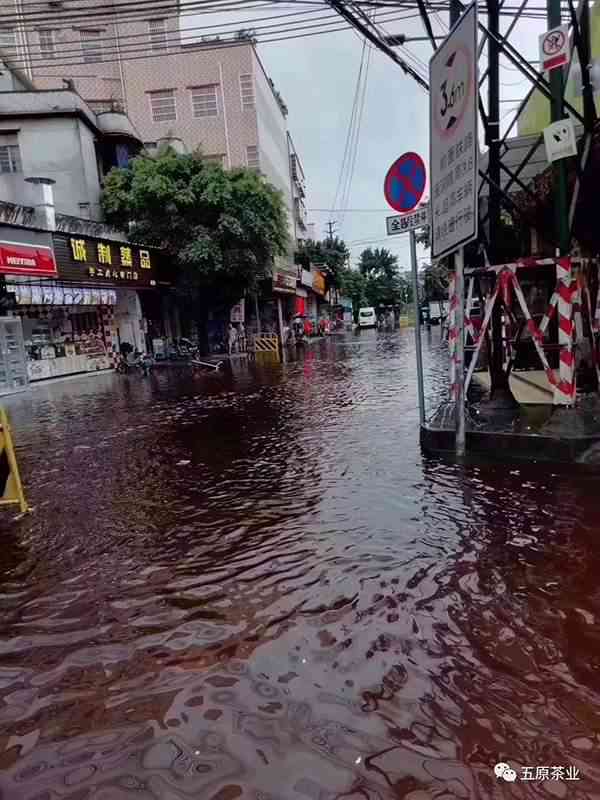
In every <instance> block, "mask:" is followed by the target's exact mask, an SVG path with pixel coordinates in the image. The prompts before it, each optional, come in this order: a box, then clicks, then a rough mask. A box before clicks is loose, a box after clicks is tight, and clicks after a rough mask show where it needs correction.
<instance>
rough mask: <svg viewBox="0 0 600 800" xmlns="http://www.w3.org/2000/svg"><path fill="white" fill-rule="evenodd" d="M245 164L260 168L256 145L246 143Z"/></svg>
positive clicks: (251, 167)
mask: <svg viewBox="0 0 600 800" xmlns="http://www.w3.org/2000/svg"><path fill="white" fill-rule="evenodd" d="M246 165H247V166H248V167H249V168H250V169H260V161H259V158H258V147H257V146H256V145H254V144H251V145H248V147H247V148H246Z"/></svg>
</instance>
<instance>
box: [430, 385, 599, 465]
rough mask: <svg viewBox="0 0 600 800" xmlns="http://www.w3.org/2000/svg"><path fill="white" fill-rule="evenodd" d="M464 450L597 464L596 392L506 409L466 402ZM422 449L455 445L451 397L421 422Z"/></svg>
mask: <svg viewBox="0 0 600 800" xmlns="http://www.w3.org/2000/svg"><path fill="white" fill-rule="evenodd" d="M466 413H467V418H466V432H467V452H468V453H472V454H476V455H480V456H481V455H483V456H486V457H488V458H494V459H499V460H503V461H513V460H514V461H531V462H532V461H546V462H554V463H561V464H580V465H587V466H590V467H596V468H600V397H598V396H596V395H586V396H584V397H583V398H581V399H580V400H578V403H577V406H575V407H574V408H566V407H562V406H561V407H552V406H519V407H518V408H517V409H516V410H515V411H514V412H508V413H507V414H505V415H503V416H502V415H498V414H494V415H493V416H492V415H491V414H490V415H488V414H487V413H486V407H485V403H475V404H469V406H468V408H467V412H466ZM421 445H422V447H423V449H424V450H425V451H427V452H432V453H450V452H454V449H455V438H454V403H453V402H447V403H442V404H441V405H440V406H439V407H438V408H437V410H436V411H435V412H434V414H433V415H432V416H431V417H430V418H429V420H427V422H426V423H425V424H424V425H422V426H421Z"/></svg>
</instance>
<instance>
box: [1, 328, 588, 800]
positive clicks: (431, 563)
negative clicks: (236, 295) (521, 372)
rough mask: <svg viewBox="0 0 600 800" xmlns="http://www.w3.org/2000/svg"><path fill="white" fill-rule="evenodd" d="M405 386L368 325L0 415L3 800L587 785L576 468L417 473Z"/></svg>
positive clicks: (18, 404)
mask: <svg viewBox="0 0 600 800" xmlns="http://www.w3.org/2000/svg"><path fill="white" fill-rule="evenodd" d="M424 347H425V362H426V369H427V387H428V388H427V391H428V395H429V396H430V398H431V400H432V402H433V401H434V400H435V398H439V397H441V396H442V395H443V393H444V390H445V373H446V352H445V348H444V347H443V346H442V345H441V344H440V340H439V329H438V330H437V331H436V330H435V329H434V330H433V332H432V333H431V334H430V336H429V337H426V340H425V343H424ZM414 376H415V368H414V345H413V335H412V332H411V331H400V332H396V333H394V334H377V333H376V332H374V331H373V332H363V333H361V334H360V335H359V336H352V335H348V336H346V337H332V338H331V339H330V340H329V341H327V342H324V343H322V344H321V345H317V346H316V347H315V348H314V349H312V350H311V351H310V352H309V353H308V354H307V355H306V357H305V358H304V359H302V360H300V361H297V362H294V363H291V364H288V365H286V366H284V367H264V368H260V369H258V368H256V367H253V366H251V367H246V366H244V365H242V364H236V366H235V369H234V370H233V372H232V373H231V374H226V375H223V376H221V377H219V376H213V375H202V376H195V377H194V376H192V375H191V374H190V373H189V371H188V370H187V369H186V368H185V367H183V368H169V369H164V370H161V371H157V372H156V373H155V374H154V375H153V376H151V377H150V378H143V377H141V376H138V375H132V376H114V375H105V376H93V377H88V378H84V379H77V380H71V381H64V382H61V383H55V384H53V385H50V386H37V387H34V388H32V389H31V390H30V391H29V392H28V393H27V394H26V395H22V396H19V397H14V398H11V399H9V400H8V401H7V402H6V405H7V407H8V409H9V411H10V414H11V417H12V422H13V427H14V429H15V434H16V438H17V444H18V448H19V458H20V463H21V468H22V471H23V473H24V477H25V482H26V486H27V490H28V494H29V499H30V501H31V503H32V505H33V506H34V507H35V512H34V514H32V515H31V516H28V517H27V518H25V519H22V520H16V521H12V519H11V517H12V516H13V514H12V513H11V512H7V511H4V512H3V516H2V517H1V518H0V525H1V527H0V536H1V540H0V541H1V546H0V797H2V798H3V800H57V799H58V798H60V800H87V799H88V798H94V800H151V799H152V800H155V799H156V800H188V798H201V800H204V799H205V798H206V800H236V799H237V798H243V799H245V798H252V800H335V799H336V798H340V800H341V799H342V798H344V799H345V800H361V799H362V800H376V799H378V798H381V799H382V800H383V799H384V798H408V799H409V800H426V799H427V798H436V800H450V798H496V797H498V798H502V797H518V798H530V797H549V798H552V797H559V798H561V797H565V798H567V797H568V798H596V797H600V746H599V745H600V626H599V624H598V616H599V614H600V499H599V498H600V489H599V486H600V484H599V483H598V478H596V477H593V476H591V475H577V474H573V473H572V472H569V471H568V470H562V471H557V470H556V469H553V468H551V467H549V466H547V465H543V464H541V465H539V464H538V465H535V464H534V465H530V466H523V465H510V464H508V465H506V464H505V465H502V464H498V463H494V462H492V461H490V462H489V463H486V462H482V461H480V462H478V463H475V464H470V465H467V466H464V465H463V466H460V465H456V464H453V463H450V462H448V461H444V460H440V459H437V458H430V457H425V456H424V455H423V454H422V453H421V451H420V449H419V446H418V432H417V428H418V415H417V411H416V394H415V385H414ZM500 761H502V762H507V763H509V764H510V765H511V767H512V768H513V769H514V770H515V771H516V772H517V773H518V775H519V777H520V776H521V775H522V774H525V773H523V772H522V770H523V768H525V767H528V766H529V767H533V768H534V773H535V767H537V766H542V767H543V766H547V767H549V768H550V767H552V766H564V767H565V768H566V767H571V772H570V773H569V774H570V775H571V776H574V775H577V776H578V777H579V778H580V780H577V781H575V780H573V781H567V780H564V779H562V778H561V779H556V780H539V781H523V780H517V781H516V782H514V783H510V782H507V781H504V780H503V779H498V778H497V777H496V776H495V774H494V771H493V767H494V765H495V764H496V763H497V762H500ZM574 770H578V771H579V772H578V773H576V772H574ZM557 774H559V775H561V776H562V775H563V773H557ZM566 774H567V773H566V772H565V773H564V775H566Z"/></svg>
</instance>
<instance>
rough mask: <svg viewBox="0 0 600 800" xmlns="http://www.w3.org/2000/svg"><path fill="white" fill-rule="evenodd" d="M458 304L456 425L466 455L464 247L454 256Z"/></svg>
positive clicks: (460, 449) (458, 449)
mask: <svg viewBox="0 0 600 800" xmlns="http://www.w3.org/2000/svg"><path fill="white" fill-rule="evenodd" d="M454 266H455V270H456V272H455V292H456V297H457V298H458V303H457V304H456V328H457V331H458V336H457V338H456V386H457V389H456V400H455V402H456V406H455V415H456V417H455V426H456V438H455V447H456V455H457V456H464V454H465V449H466V430H465V271H464V267H465V263H464V249H463V248H462V247H461V248H459V249H458V250H457V252H456V254H455V256H454Z"/></svg>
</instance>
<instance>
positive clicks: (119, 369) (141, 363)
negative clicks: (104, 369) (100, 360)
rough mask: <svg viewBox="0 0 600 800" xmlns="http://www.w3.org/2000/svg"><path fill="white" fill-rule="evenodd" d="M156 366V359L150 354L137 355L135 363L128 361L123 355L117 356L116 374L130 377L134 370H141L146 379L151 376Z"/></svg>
mask: <svg viewBox="0 0 600 800" xmlns="http://www.w3.org/2000/svg"><path fill="white" fill-rule="evenodd" d="M153 366H154V359H153V358H152V356H151V355H150V354H149V353H136V359H135V361H134V362H133V363H130V362H129V361H127V359H126V358H125V356H124V355H123V354H122V353H119V354H118V355H117V360H116V362H115V372H116V373H117V374H118V375H129V373H130V372H131V371H132V370H139V371H140V372H141V373H142V375H144V377H146V376H148V375H150V373H151V372H152V368H153Z"/></svg>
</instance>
